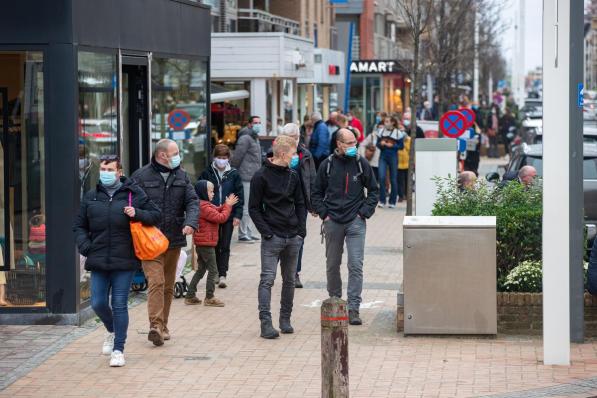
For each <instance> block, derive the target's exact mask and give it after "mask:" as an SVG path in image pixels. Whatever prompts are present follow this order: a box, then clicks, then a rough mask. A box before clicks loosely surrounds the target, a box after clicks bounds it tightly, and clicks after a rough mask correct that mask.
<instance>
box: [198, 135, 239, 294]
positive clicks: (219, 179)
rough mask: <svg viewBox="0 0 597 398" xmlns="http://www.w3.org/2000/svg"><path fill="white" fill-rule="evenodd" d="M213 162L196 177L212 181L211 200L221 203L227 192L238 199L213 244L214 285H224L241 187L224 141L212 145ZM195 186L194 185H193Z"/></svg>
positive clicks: (236, 222) (227, 194) (217, 203)
mask: <svg viewBox="0 0 597 398" xmlns="http://www.w3.org/2000/svg"><path fill="white" fill-rule="evenodd" d="M213 158H214V160H213V162H212V164H211V166H210V167H208V168H207V169H205V170H204V171H203V173H201V176H200V177H199V180H207V181H210V182H211V183H212V184H214V187H215V188H214V198H213V200H212V203H213V204H214V205H216V206H221V205H223V204H224V201H225V200H226V198H227V197H228V196H229V195H230V194H234V195H236V197H238V203H237V204H236V205H234V207H233V208H232V213H231V214H230V217H229V218H228V220H227V221H226V222H225V223H223V224H220V227H219V231H218V245H217V246H216V264H217V265H218V275H219V280H218V286H219V287H220V288H225V287H226V286H227V282H226V277H227V275H228V266H229V264H230V242H231V241H232V233H233V232H234V227H238V226H239V225H240V222H241V219H242V218H243V206H244V202H245V200H244V189H243V182H242V179H241V177H240V174H239V173H238V170H236V169H235V168H233V167H232V166H230V148H228V146H227V145H224V144H219V145H216V147H215V148H214V152H213ZM195 190H197V186H195Z"/></svg>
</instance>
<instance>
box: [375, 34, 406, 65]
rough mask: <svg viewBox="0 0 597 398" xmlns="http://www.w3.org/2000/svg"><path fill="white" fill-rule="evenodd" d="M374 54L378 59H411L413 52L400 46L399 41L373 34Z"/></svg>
mask: <svg viewBox="0 0 597 398" xmlns="http://www.w3.org/2000/svg"><path fill="white" fill-rule="evenodd" d="M375 56H376V58H378V59H396V60H399V61H412V59H413V52H412V51H411V50H408V49H405V48H402V47H401V46H400V44H399V43H397V42H395V41H393V40H392V39H390V38H388V37H385V36H383V35H379V34H375Z"/></svg>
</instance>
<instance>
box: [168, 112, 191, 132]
mask: <svg viewBox="0 0 597 398" xmlns="http://www.w3.org/2000/svg"><path fill="white" fill-rule="evenodd" d="M189 123H191V115H190V114H189V112H187V111H185V110H184V109H174V110H173V111H172V112H170V113H169V114H168V126H170V128H171V129H172V130H175V131H180V130H184V128H185V127H187V125H188V124H189Z"/></svg>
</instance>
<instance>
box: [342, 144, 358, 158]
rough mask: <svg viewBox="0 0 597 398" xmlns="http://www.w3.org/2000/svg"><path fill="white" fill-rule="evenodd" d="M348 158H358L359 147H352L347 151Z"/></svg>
mask: <svg viewBox="0 0 597 398" xmlns="http://www.w3.org/2000/svg"><path fill="white" fill-rule="evenodd" d="M345 153H346V156H348V157H349V158H354V157H356V156H357V147H356V146H351V147H350V148H348V149H346V152H345Z"/></svg>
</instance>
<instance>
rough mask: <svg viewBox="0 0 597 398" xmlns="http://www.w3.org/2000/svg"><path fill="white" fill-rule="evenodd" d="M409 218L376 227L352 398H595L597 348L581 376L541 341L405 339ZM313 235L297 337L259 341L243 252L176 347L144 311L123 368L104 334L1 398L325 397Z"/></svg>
mask: <svg viewBox="0 0 597 398" xmlns="http://www.w3.org/2000/svg"><path fill="white" fill-rule="evenodd" d="M403 214H404V207H403V206H402V207H400V208H399V209H397V210H391V209H383V210H379V211H378V212H377V214H376V216H375V217H374V218H373V219H372V220H370V221H369V224H368V228H369V233H368V235H367V256H366V261H365V282H366V283H365V291H364V294H363V299H364V303H365V305H364V307H365V308H363V309H362V310H361V314H362V317H363V320H364V325H363V326H361V327H351V328H350V332H349V345H350V388H351V396H352V397H456V396H458V397H461V396H462V397H467V396H488V395H492V394H500V395H499V396H501V397H504V398H505V397H523V396H524V397H526V396H529V397H530V396H537V397H546V396H550V397H552V396H585V397H586V396H589V395H596V394H597V388H596V386H597V383H596V382H595V381H592V382H591V379H590V378H591V377H594V376H596V375H597V355H596V350H597V345H596V344H595V343H594V342H590V343H587V344H583V345H573V348H572V350H573V353H572V358H573V363H572V366H571V367H557V366H543V365H542V364H541V357H542V345H541V340H540V339H536V338H525V337H511V336H499V337H498V338H497V339H490V338H481V339H479V338H454V337H450V338H448V337H445V338H444V337H407V338H405V337H403V336H402V335H399V334H397V333H396V332H395V308H396V291H397V289H398V287H399V285H400V282H401V279H402V266H401V264H402V250H401V245H402V230H401V227H400V226H401V221H402V216H403ZM309 233H310V234H309V237H308V239H307V240H306V247H305V259H304V264H303V268H304V272H303V274H302V279H303V280H304V282H305V287H306V288H305V289H302V290H297V292H296V298H295V312H294V316H293V322H294V326H295V329H296V333H295V334H294V335H283V336H281V338H279V339H277V340H274V341H266V340H263V339H261V338H259V329H258V328H259V324H258V320H257V309H256V306H257V283H258V275H259V266H258V265H259V251H258V249H259V245H238V244H236V245H234V247H233V252H234V256H233V257H232V260H231V272H230V278H229V282H230V287H229V288H228V289H223V290H222V289H218V290H217V292H216V294H217V295H218V297H220V298H221V299H223V300H224V301H225V302H226V304H227V306H226V307H225V308H207V307H203V306H195V307H188V306H185V305H184V304H183V302H182V300H175V301H174V304H173V311H172V320H171V322H172V324H171V325H170V326H171V329H172V335H173V340H171V341H170V342H167V343H166V345H165V346H163V347H153V346H152V345H151V344H150V343H149V342H147V340H146V333H147V321H146V308H145V306H144V305H139V306H137V307H135V308H133V309H132V310H131V326H130V329H129V339H128V343H127V347H126V356H127V366H126V367H124V368H119V369H117V368H113V369H111V368H109V367H108V366H107V363H108V360H107V357H104V356H101V355H99V354H98V353H99V352H100V349H101V343H102V337H103V331H102V330H101V329H98V330H96V331H94V332H92V333H89V334H87V335H85V336H83V337H80V338H78V339H76V340H75V341H73V342H70V343H69V344H68V345H67V346H66V347H65V348H63V349H62V350H60V352H58V353H56V354H55V355H53V356H52V357H51V358H49V359H48V360H47V361H45V362H44V363H43V364H41V365H40V366H39V367H37V368H36V369H34V370H33V371H31V372H30V373H29V374H27V375H26V376H24V377H21V378H20V379H19V380H17V381H16V382H15V383H13V384H12V385H11V386H10V387H8V388H7V389H5V390H3V391H0V396H6V397H42V396H43V397H67V396H75V397H106V396H114V397H135V396H148V397H154V396H155V397H158V396H159V397H164V396H168V397H171V398H173V397H179V396H185V397H235V398H241V397H318V396H320V352H319V349H320V334H319V303H320V302H321V301H320V300H322V299H325V298H326V292H325V268H324V259H323V258H324V257H323V247H322V246H321V244H320V237H319V222H318V221H317V220H314V219H310V221H309ZM204 288H205V286H204V284H203V285H202V286H201V290H200V294H202V293H203V289H204ZM279 289H280V281H277V283H276V285H275V287H274V295H273V300H272V302H273V303H277V302H279ZM276 315H277V305H274V317H276V318H277V316H276ZM508 394H509V395H508ZM562 394H564V395H562ZM566 394H569V395H566ZM579 394H580V395H579Z"/></svg>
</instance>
